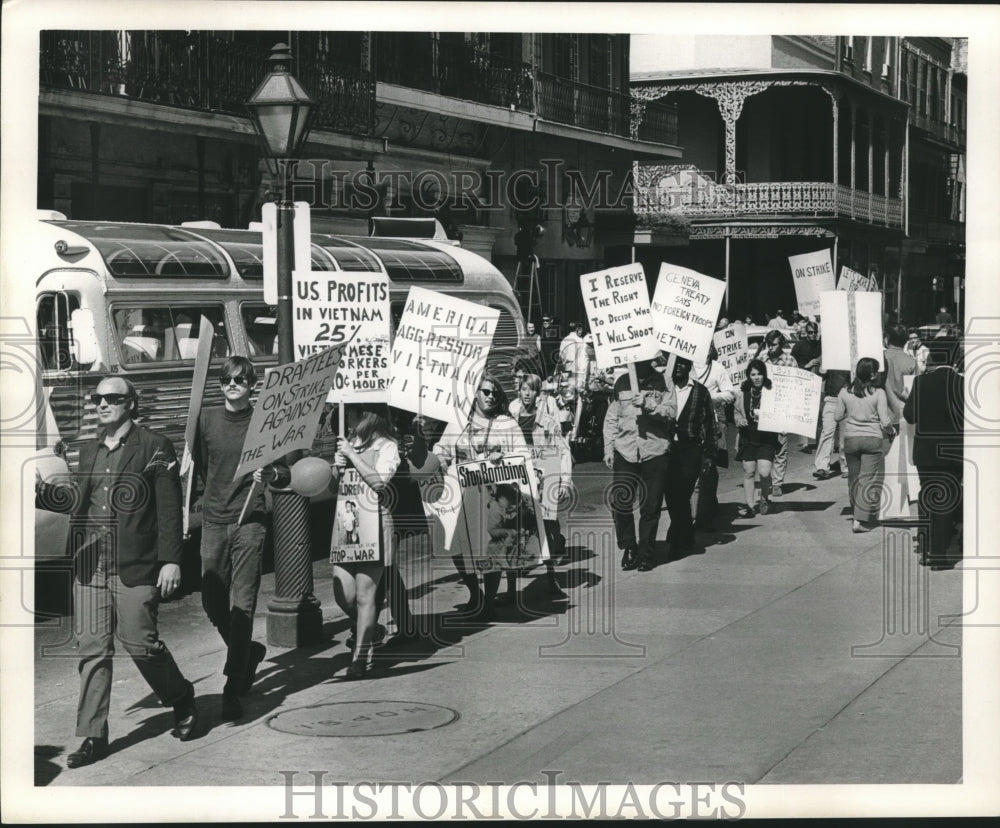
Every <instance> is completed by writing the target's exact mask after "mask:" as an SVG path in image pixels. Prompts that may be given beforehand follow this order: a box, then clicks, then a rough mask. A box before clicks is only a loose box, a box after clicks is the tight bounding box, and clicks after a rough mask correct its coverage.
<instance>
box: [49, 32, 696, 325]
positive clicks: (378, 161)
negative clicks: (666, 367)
mask: <svg viewBox="0 0 1000 828" xmlns="http://www.w3.org/2000/svg"><path fill="white" fill-rule="evenodd" d="M278 42H285V43H288V44H289V45H290V47H291V50H292V56H293V61H294V63H293V66H292V72H293V74H294V75H295V76H296V77H297V78H298V79H299V81H300V82H301V83H302V85H303V86H304V88H305V89H306V91H307V92H308V93H309V94H310V96H311V97H312V98H313V99H314V101H315V103H316V111H315V118H314V122H313V127H312V131H311V133H310V136H309V139H308V141H307V145H306V147H305V149H304V151H303V152H302V157H303V160H302V161H300V162H299V163H298V165H297V167H296V170H295V176H294V187H293V190H294V197H295V198H296V199H297V200H305V201H308V202H310V203H311V204H312V205H313V210H312V221H313V227H314V229H316V230H320V231H328V232H335V233H343V234H353V235H367V234H368V231H369V224H370V221H369V220H370V218H372V217H373V216H378V215H381V216H396V217H418V216H434V217H436V218H438V219H439V221H440V222H441V224H442V225H443V227H444V228H445V230H446V232H447V233H448V235H449V237H451V238H455V239H461V241H462V244H463V246H465V247H468V248H470V249H473V250H475V251H476V252H479V253H480V254H482V255H484V256H485V257H486V258H488V259H491V260H492V261H493V262H494V263H495V264H496V265H497V266H498V267H499V268H500V269H501V270H502V271H503V272H504V273H505V274H506V275H508V276H509V278H510V279H511V281H512V283H514V284H515V288H516V289H518V290H519V293H522V292H523V297H524V302H523V304H524V305H525V307H524V310H525V315H526V317H528V318H533V319H537V318H538V317H540V316H542V315H543V314H546V315H556V316H558V317H560V318H561V319H562V320H563V323H564V325H565V323H568V322H569V321H570V320H571V319H573V318H576V317H578V316H580V315H581V314H582V311H583V309H582V305H581V302H580V298H579V290H578V289H573V290H566V289H565V285H566V284H574V285H575V284H578V283H577V281H576V279H575V277H576V276H578V275H579V274H580V273H584V272H587V271H588V270H594V269H597V268H600V267H603V266H605V265H606V264H608V263H612V264H615V263H620V262H621V261H628V258H627V257H628V255H629V251H630V249H631V243H632V232H633V229H634V223H633V222H632V221H631V220H630V217H631V211H630V210H627V209H626V210H623V209H622V205H623V204H630V202H629V200H628V199H629V195H630V192H631V191H630V190H629V185H630V182H631V178H630V176H631V171H632V165H633V162H634V161H636V160H642V161H647V162H648V161H662V160H664V159H666V160H671V159H672V160H677V159H679V157H680V151H679V149H678V148H677V147H676V144H677V118H676V112H675V111H674V109H673V107H672V106H670V105H663V104H652V105H648V106H643V107H639V108H637V107H636V106H635V102H634V100H633V99H632V97H631V96H630V93H629V36H628V35H615V34H558V33H553V34H530V33H523V34H522V33H483V32H466V33H461V32H457V33H452V32H418V33H410V32H380V33H374V32H288V31H275V32H259V31H255V32H238V31H235V32H234V31H230V32H218V31H200V32H199V31H170V32H164V31H155V32H152V31H118V32H115V31H101V32H98V31H57V30H52V31H46V32H44V33H43V35H42V42H41V62H40V82H41V85H40V90H41V91H40V103H39V161H38V165H39V167H38V206H39V207H40V208H47V209H55V210H58V211H60V212H62V213H64V214H66V215H67V216H68V217H69V218H76V219H102V220H116V221H137V222H156V223H179V222H182V221H190V220H212V221H216V222H218V223H219V224H220V225H221V226H223V227H246V226H247V225H248V224H249V223H250V222H252V221H257V220H259V217H260V207H261V205H262V204H263V203H264V201H265V200H268V199H270V198H272V197H273V195H274V192H275V190H276V188H277V182H276V181H275V180H273V179H272V178H271V177H270V176H269V175H268V173H267V170H266V165H264V164H263V163H262V159H261V157H260V150H259V145H258V142H257V139H256V136H255V135H254V132H253V128H252V126H251V122H250V119H249V117H248V112H247V110H246V107H245V101H246V100H247V99H248V98H249V97H250V95H251V93H252V92H253V90H254V88H255V87H256V85H257V83H258V82H259V81H260V79H261V78H262V77H263V75H264V73H265V72H266V66H265V59H266V57H267V56H268V54H269V53H270V50H271V47H272V46H273V45H274V44H276V43H278ZM368 196H371V197H368ZM532 255H534V256H537V257H538V262H539V280H538V282H537V287H538V290H535V291H532V294H533V298H534V299H535V301H534V302H533V303H532V307H530V308H529V307H527V299H528V290H529V287H530V280H529V279H527V278H523V277H518V276H517V275H516V274H517V273H518V269H519V268H518V262H519V261H523V262H524V263H527V262H529V261H530V260H531V256H532ZM539 294H540V296H539ZM539 299H540V301H539ZM504 324H506V322H505V323H504ZM508 333H509V331H508Z"/></svg>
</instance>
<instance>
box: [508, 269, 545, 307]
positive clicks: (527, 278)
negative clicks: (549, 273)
mask: <svg viewBox="0 0 1000 828" xmlns="http://www.w3.org/2000/svg"><path fill="white" fill-rule="evenodd" d="M525 282H527V294H528V295H527V297H525ZM514 293H515V294H517V299H518V301H519V302H520V303H521V307H523V308H524V318H525V319H526V320H528V321H529V322H530V321H533V320H537V323H538V324H541V320H542V317H543V316H544V315H545V314H544V313H543V312H542V291H541V288H540V287H539V285H538V256H532V257H531V267H530V268H529V269H528V271H527V272H525V270H524V268H523V267H522V266H521V262H520V261H519V262H518V263H517V270H516V272H515V273H514ZM536 303H537V305H538V316H532V313H531V312H532V305H533V304H536Z"/></svg>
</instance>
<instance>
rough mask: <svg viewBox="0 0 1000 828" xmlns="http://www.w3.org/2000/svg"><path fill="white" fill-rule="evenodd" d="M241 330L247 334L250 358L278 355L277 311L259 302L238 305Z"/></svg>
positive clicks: (273, 307)
mask: <svg viewBox="0 0 1000 828" xmlns="http://www.w3.org/2000/svg"><path fill="white" fill-rule="evenodd" d="M240 315H241V316H242V317H243V330H245V331H246V332H247V342H248V343H249V346H250V356H252V357H253V356H273V355H276V354H277V353H278V309H277V308H276V307H275V306H274V305H265V304H262V303H260V302H244V303H243V304H242V305H240Z"/></svg>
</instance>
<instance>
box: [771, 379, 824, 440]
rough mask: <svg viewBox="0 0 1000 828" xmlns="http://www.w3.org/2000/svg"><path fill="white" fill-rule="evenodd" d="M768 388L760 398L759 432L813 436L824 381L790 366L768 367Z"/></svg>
mask: <svg viewBox="0 0 1000 828" xmlns="http://www.w3.org/2000/svg"><path fill="white" fill-rule="evenodd" d="M767 377H768V379H770V380H771V387H770V388H765V389H763V390H762V391H761V394H760V417H759V420H758V428H760V430H761V431H772V432H775V433H777V434H801V435H802V436H803V437H814V436H815V435H816V423H817V421H818V419H819V406H820V401H821V399H822V393H823V380H822V379H820V377H818V376H817V375H816V374H814V373H813V372H812V371H803V370H802V369H801V368H792V367H791V366H789V365H769V366H768V367H767Z"/></svg>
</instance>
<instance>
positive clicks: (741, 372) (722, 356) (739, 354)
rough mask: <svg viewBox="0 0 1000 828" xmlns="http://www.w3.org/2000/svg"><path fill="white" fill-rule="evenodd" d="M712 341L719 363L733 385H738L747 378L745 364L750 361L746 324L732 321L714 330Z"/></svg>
mask: <svg viewBox="0 0 1000 828" xmlns="http://www.w3.org/2000/svg"><path fill="white" fill-rule="evenodd" d="M712 341H713V342H714V343H715V350H716V351H717V352H718V354H719V364H720V365H721V366H722V367H723V368H725V369H726V373H728V374H729V379H730V381H731V382H732V383H733V385H736V386H738V385H739V384H740V383H741V382H743V380H745V379H746V378H747V364H748V363H749V362H750V346H749V344H748V343H747V326H746V325H745V324H744V323H742V322H733V323H732V324H731V325H727V326H726V327H725V328H723V329H722V330H721V331H716V332H715V333H714V334H713V336H712Z"/></svg>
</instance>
